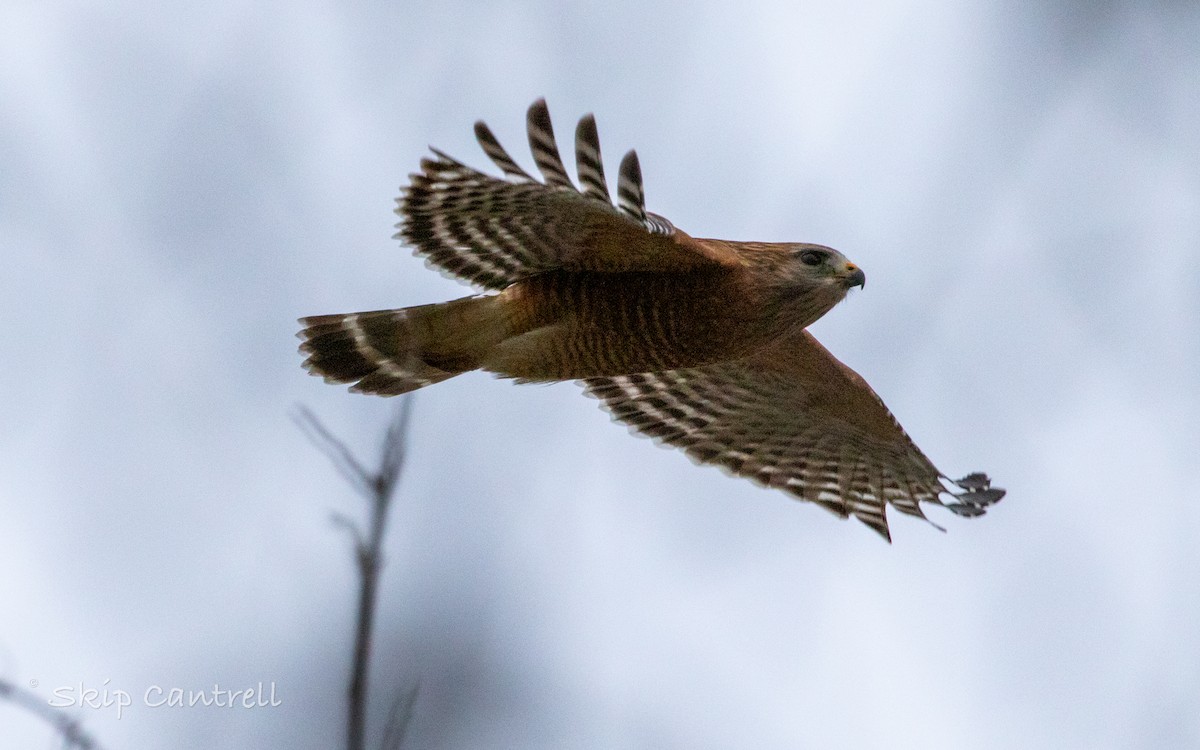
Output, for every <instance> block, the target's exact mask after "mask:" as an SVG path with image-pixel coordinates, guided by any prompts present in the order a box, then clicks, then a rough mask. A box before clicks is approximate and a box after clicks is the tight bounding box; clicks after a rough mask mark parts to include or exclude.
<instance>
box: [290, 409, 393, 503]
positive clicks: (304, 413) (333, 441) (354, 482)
mask: <svg viewBox="0 0 1200 750" xmlns="http://www.w3.org/2000/svg"><path fill="white" fill-rule="evenodd" d="M292 421H294V422H295V423H296V425H297V426H298V427H299V428H300V431H301V432H303V433H304V436H305V437H307V438H308V439H309V441H310V442H311V443H312V444H313V445H315V446H316V447H317V450H319V451H321V452H322V453H324V454H325V455H326V456H327V457H328V458H329V460H330V461H332V462H333V465H334V467H335V468H336V469H337V470H338V473H340V474H341V475H342V478H344V479H345V480H346V481H347V482H349V483H350V486H351V487H353V488H354V489H355V490H356V491H357V492H358V493H359V494H360V495H362V496H363V497H366V498H371V497H373V496H374V494H375V492H374V481H373V477H372V476H371V474H369V473H368V472H367V470H366V469H364V468H363V466H362V464H360V463H359V462H358V459H356V458H355V457H354V454H352V453H351V452H350V449H349V448H347V447H346V444H345V443H343V442H342V441H341V440H338V439H337V438H336V437H334V436H333V434H332V433H331V432H329V430H327V429H325V425H323V424H321V420H319V419H317V417H316V415H315V414H313V413H312V412H311V411H309V410H308V408H307V407H305V406H297V407H296V410H295V411H294V412H292Z"/></svg>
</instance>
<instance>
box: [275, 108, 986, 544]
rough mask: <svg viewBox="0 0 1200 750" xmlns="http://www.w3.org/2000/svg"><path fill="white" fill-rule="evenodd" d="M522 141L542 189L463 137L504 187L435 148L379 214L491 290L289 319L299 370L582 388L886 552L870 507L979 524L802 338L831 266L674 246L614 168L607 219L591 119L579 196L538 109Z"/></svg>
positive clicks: (763, 248)
mask: <svg viewBox="0 0 1200 750" xmlns="http://www.w3.org/2000/svg"><path fill="white" fill-rule="evenodd" d="M528 131H529V145H530V148H531V149H532V151H533V158H534V161H535V162H536V163H537V166H538V169H539V170H540V171H541V173H542V176H543V177H544V179H545V181H544V182H539V181H538V180H536V179H534V178H533V177H531V176H530V175H529V174H528V173H527V172H525V170H523V169H522V168H521V167H520V166H518V165H517V163H516V162H515V161H513V159H512V157H510V156H509V155H508V153H507V152H506V151H505V150H504V148H503V147H501V145H500V143H499V141H497V140H496V138H495V136H494V135H492V132H491V130H489V129H488V127H487V125H485V124H484V123H483V122H478V123H476V124H475V135H476V137H477V138H478V140H479V143H480V145H482V146H483V150H484V151H485V152H486V153H487V155H488V156H489V157H490V158H491V159H492V161H493V162H495V163H496V165H497V166H498V167H499V168H500V170H501V171H502V172H503V173H504V177H503V178H497V177H493V176H491V175H488V174H484V173H483V172H478V171H476V170H474V169H472V168H470V167H468V166H466V165H464V164H462V163H460V162H458V161H456V160H454V159H452V158H450V157H449V156H447V155H446V154H444V153H442V152H441V151H438V150H436V149H434V150H433V153H434V155H435V157H436V158H430V159H424V160H422V162H421V172H420V173H418V174H413V175H411V180H412V181H411V184H410V185H409V186H408V188H407V189H405V191H404V193H403V195H402V196H401V197H400V198H399V199H397V204H398V207H397V209H396V213H397V214H399V215H400V218H401V220H400V223H399V224H398V225H397V228H398V229H399V230H400V231H399V233H398V234H397V235H396V237H397V238H398V239H401V240H403V241H405V242H407V243H408V244H411V245H413V246H414V247H415V248H416V253H417V255H420V256H424V257H425V259H426V262H427V263H428V264H429V265H431V266H433V267H435V268H438V269H440V270H442V271H444V272H447V273H449V274H450V275H452V276H454V277H456V278H458V279H461V280H464V281H467V282H469V283H471V284H474V285H476V286H479V287H483V288H484V289H488V290H494V291H495V292H496V293H494V294H481V295H476V296H472V297H465V298H463V299H457V300H452V301H450V302H442V303H438V304H432V305H419V306H417V307H407V308H402V309H397V310H380V311H375V312H361V313H353V314H349V315H319V316H315V317H309V318H302V319H301V321H300V322H301V323H302V324H303V325H304V326H305V328H304V330H303V331H301V332H300V334H299V335H300V337H301V338H302V339H303V340H304V343H302V344H301V345H300V349H301V351H302V352H304V353H306V354H307V355H308V359H306V360H305V362H304V366H305V367H307V368H308V369H309V371H310V372H312V373H313V374H315V375H321V376H323V377H324V378H325V380H326V381H328V382H335V383H353V384H354V385H353V387H352V388H351V390H353V391H359V392H362V393H376V394H380V395H385V396H391V395H396V394H400V393H407V392H409V391H413V390H416V389H418V388H421V387H423V386H426V385H429V384H431V383H437V382H439V381H442V380H445V379H447V378H451V377H453V376H455V375H458V374H460V373H463V372H468V371H470V370H487V371H489V372H492V373H495V374H496V375H499V376H502V377H509V378H515V379H516V380H517V381H519V382H530V381H538V382H548V381H558V380H582V381H583V384H584V387H585V389H586V390H587V393H588V394H589V395H592V396H595V397H597V398H599V399H601V400H602V401H603V402H604V404H605V406H606V407H607V408H608V409H609V410H610V411H611V412H612V414H613V417H614V418H615V419H617V420H620V421H622V422H626V423H628V424H629V425H630V426H631V427H632V428H633V429H635V430H637V431H638V432H641V433H643V434H645V435H649V436H650V437H652V438H654V439H655V440H657V441H660V442H662V443H665V444H667V445H672V446H676V447H679V448H682V449H683V450H684V451H685V452H686V453H687V454H688V455H689V456H691V457H692V458H693V459H695V460H696V461H698V462H700V463H711V464H717V465H719V466H722V467H724V468H725V469H727V470H728V471H730V472H732V473H734V474H737V475H741V476H745V477H749V478H750V479H753V480H754V481H756V482H758V483H759V484H762V485H766V486H768V487H775V488H778V489H781V490H783V491H785V492H788V493H790V494H792V495H794V496H795V497H797V498H800V499H802V500H808V501H810V502H814V503H817V504H818V505H820V506H822V507H824V508H826V509H828V510H830V511H833V512H834V513H836V514H837V515H839V516H841V517H843V518H844V517H846V516H854V517H855V518H857V519H859V520H860V521H862V522H864V523H866V524H867V525H868V526H870V527H871V528H873V529H875V530H876V531H878V532H879V533H880V534H882V535H883V536H884V538H886V539H889V540H890V535H889V533H888V524H887V518H886V516H885V513H884V508H885V506H886V505H887V504H888V503H890V504H891V505H892V506H893V507H895V508H896V509H897V510H899V511H900V512H902V513H907V514H909V515H914V516H919V517H921V518H924V517H925V516H924V513H923V512H922V510H921V507H920V503H923V502H924V503H936V504H939V505H945V506H946V507H948V508H949V509H950V510H952V511H954V512H955V513H957V514H958V515H961V516H978V515H982V514H983V512H984V510H985V509H986V508H987V506H989V505H991V504H992V503H995V502H996V501H998V500H1000V498H1002V497H1003V496H1004V490H1002V489H999V488H995V487H991V485H990V481H989V480H988V478H987V476H986V475H984V474H981V473H976V474H970V475H968V476H966V477H964V478H963V479H959V480H957V481H954V482H953V483H952V484H953V486H954V488H955V489H956V490H957V491H954V492H952V491H951V490H950V489H948V488H947V486H946V485H944V484H943V483H942V480H944V479H947V478H946V477H945V475H943V474H942V473H941V472H940V471H938V470H937V468H936V467H934V465H933V464H932V463H931V462H930V461H929V459H928V458H926V457H925V455H924V454H923V453H921V451H920V450H919V449H918V448H917V446H916V445H915V444H914V443H913V442H912V440H911V439H910V438H909V437H908V435H907V434H906V433H905V432H904V430H903V429H902V428H901V427H900V425H899V424H898V423H897V422H896V420H895V418H893V417H892V415H891V413H890V412H889V411H888V409H887V407H885V406H884V404H883V402H882V401H881V400H880V399H879V397H878V396H877V395H875V392H874V391H873V390H871V387H870V386H869V385H867V383H866V381H864V380H863V379H862V378H861V377H859V375H858V374H857V373H855V372H854V371H853V370H851V369H850V368H849V367H847V366H846V365H844V364H842V363H841V362H839V361H838V360H837V359H836V358H834V356H833V355H832V354H830V353H829V352H828V351H827V350H826V349H825V347H823V346H821V344H820V343H818V342H817V340H816V339H815V338H813V336H812V334H810V333H809V332H808V331H806V330H805V328H806V327H807V326H808V325H810V324H811V323H813V321H815V320H817V319H818V318H820V317H821V316H822V315H824V314H825V313H826V312H828V311H829V310H830V309H831V308H833V306H834V305H836V304H837V303H838V302H840V301H841V300H842V299H843V298H845V296H846V293H847V291H848V290H849V289H850V287H853V286H859V287H861V286H863V284H864V282H865V280H866V277H865V276H864V274H863V272H862V270H860V269H859V268H858V267H857V266H855V265H854V264H853V263H851V262H850V261H848V260H847V259H846V257H845V256H843V255H842V254H841V253H839V252H838V251H836V250H834V249H832V248H828V247H824V246H822V245H812V244H806V243H781V242H731V241H726V240H715V239H697V238H693V237H690V236H688V235H687V234H686V233H685V232H683V231H682V230H679V229H677V228H675V227H674V226H673V225H672V224H671V222H669V221H667V220H666V219H664V218H663V217H661V216H658V215H656V214H652V213H649V212H647V211H646V207H645V199H644V195H643V192H642V176H641V169H640V167H639V166H638V159H637V154H636V153H635V152H633V151H630V152H629V153H628V154H626V155H625V158H624V159H622V161H621V166H620V174H619V177H618V180H617V200H616V205H614V204H613V202H612V200H611V198H610V197H609V193H608V187H607V184H606V182H605V179H604V167H603V164H602V163H601V159H600V141H599V138H598V137H597V133H596V122H595V119H594V118H593V117H592V116H591V115H590V114H589V115H587V116H585V117H584V118H583V119H582V120H580V121H579V127H578V128H577V130H576V132H575V161H576V166H577V169H578V173H579V182H580V185H581V188H582V189H580V188H576V187H575V185H574V184H573V183H572V181H571V178H570V177H569V176H568V175H567V171H566V169H565V168H564V167H563V163H562V159H561V158H560V157H559V153H558V146H557V145H556V143H555V140H554V131H553V129H552V127H551V124H550V114H549V111H548V110H547V109H546V104H545V101H543V100H539V101H537V102H535V103H534V104H533V106H531V107H530V108H529V114H528ZM947 481H949V480H947ZM943 494H947V495H951V496H952V497H953V498H954V500H953V501H949V502H943V501H942V499H941V495H943Z"/></svg>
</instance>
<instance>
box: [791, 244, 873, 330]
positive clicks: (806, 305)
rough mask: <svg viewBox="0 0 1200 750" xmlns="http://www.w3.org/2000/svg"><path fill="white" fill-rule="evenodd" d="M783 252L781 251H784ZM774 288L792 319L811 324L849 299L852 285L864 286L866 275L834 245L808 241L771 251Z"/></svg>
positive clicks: (798, 322) (805, 324) (793, 321)
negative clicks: (827, 245) (835, 248)
mask: <svg viewBox="0 0 1200 750" xmlns="http://www.w3.org/2000/svg"><path fill="white" fill-rule="evenodd" d="M780 251H781V252H780ZM770 255H771V256H773V260H774V262H773V263H772V264H771V266H772V268H771V271H770V274H771V276H772V277H773V282H772V284H771V286H772V287H774V289H775V290H776V293H777V294H778V297H777V299H778V303H779V304H780V306H781V308H780V309H781V312H783V313H784V315H785V316H786V318H788V320H789V322H791V323H794V324H799V325H801V326H808V325H810V324H812V323H813V322H815V321H816V320H817V319H818V318H820V317H821V316H822V315H824V314H825V313H827V312H829V311H830V310H832V309H833V307H834V305H836V304H837V303H839V302H841V301H842V300H843V299H845V298H846V293H847V292H848V291H850V287H852V286H863V285H864V284H865V283H866V280H867V277H866V274H864V273H863V272H862V269H861V268H859V267H858V266H856V265H854V264H853V263H851V262H850V261H849V260H847V259H846V256H845V255H842V254H841V253H839V252H838V251H837V250H834V249H833V248H832V247H825V246H824V245H812V244H808V243H789V244H786V245H779V246H777V252H776V253H772V254H770Z"/></svg>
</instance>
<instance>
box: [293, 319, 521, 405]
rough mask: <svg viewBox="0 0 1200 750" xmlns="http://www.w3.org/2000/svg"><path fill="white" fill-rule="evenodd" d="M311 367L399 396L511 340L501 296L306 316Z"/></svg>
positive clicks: (335, 379) (364, 389) (330, 377)
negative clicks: (395, 308) (394, 308)
mask: <svg viewBox="0 0 1200 750" xmlns="http://www.w3.org/2000/svg"><path fill="white" fill-rule="evenodd" d="M300 323H301V324H303V325H304V330H302V331H300V333H298V334H297V335H298V336H299V337H300V338H301V339H303V341H304V343H302V344H300V351H301V352H304V353H305V354H307V355H308V359H306V360H305V361H304V367H305V368H307V369H308V371H309V372H311V373H312V374H313V375H320V376H322V377H324V378H325V380H326V382H332V383H354V386H353V387H352V388H351V389H350V390H352V391H357V392H361V393H376V394H379V395H381V396H396V395H399V394H401V393H408V392H409V391H415V390H417V389H418V388H422V387H424V386H427V385H430V384H432V383H438V382H441V381H443V380H446V379H447V378H452V377H454V376H455V375H458V374H460V373H463V372H467V371H469V370H474V369H476V368H478V367H479V365H480V362H481V359H482V358H483V356H484V355H486V354H487V352H489V351H490V350H491V349H492V347H494V346H495V345H496V344H498V343H500V342H501V341H503V340H504V339H505V338H506V337H507V336H508V335H509V331H508V326H507V322H506V316H505V315H503V310H502V308H501V307H500V301H499V298H498V297H496V296H485V297H466V298H463V299H457V300H452V301H450V302H442V303H439V304H435V305H418V306H416V307H406V308H403V309H399V310H377V311H375V312H360V313H350V314H347V315H316V316H313V317H309V318H301V319H300Z"/></svg>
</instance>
